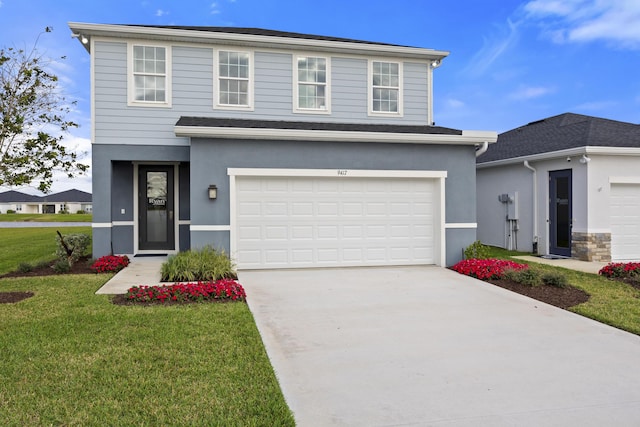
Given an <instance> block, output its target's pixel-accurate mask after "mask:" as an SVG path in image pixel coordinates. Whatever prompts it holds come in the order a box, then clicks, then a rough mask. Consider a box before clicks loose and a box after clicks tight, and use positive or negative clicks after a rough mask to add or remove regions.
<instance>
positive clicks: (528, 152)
mask: <svg viewBox="0 0 640 427" xmlns="http://www.w3.org/2000/svg"><path fill="white" fill-rule="evenodd" d="M578 147H634V148H638V147H640V125H637V124H633V123H626V122H619V121H616V120H609V119H603V118H599V117H592V116H585V115H581V114H573V113H564V114H560V115H558V116H553V117H549V118H546V119H542V120H537V121H535V122H531V123H528V124H527V125H525V126H521V127H519V128H516V129H513V130H510V131H507V132H504V133H501V134H500V135H498V142H496V143H495V144H492V145H491V146H489V149H488V150H487V152H486V153H485V154H483V155H481V156H480V157H478V160H477V161H478V163H486V162H491V161H496V160H506V159H512V158H518V157H525V156H532V155H537V154H543V153H551V152H555V151H561V150H567V149H571V148H578Z"/></svg>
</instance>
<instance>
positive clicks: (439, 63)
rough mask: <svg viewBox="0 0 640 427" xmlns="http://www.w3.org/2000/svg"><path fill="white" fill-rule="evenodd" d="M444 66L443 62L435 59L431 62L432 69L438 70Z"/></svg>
mask: <svg viewBox="0 0 640 427" xmlns="http://www.w3.org/2000/svg"><path fill="white" fill-rule="evenodd" d="M441 64H442V61H441V60H439V59H434V60H433V61H431V68H438V67H439V66H440V65H441Z"/></svg>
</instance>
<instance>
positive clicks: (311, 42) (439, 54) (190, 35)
mask: <svg viewBox="0 0 640 427" xmlns="http://www.w3.org/2000/svg"><path fill="white" fill-rule="evenodd" d="M68 25H69V28H70V29H71V31H73V32H74V33H82V34H83V35H85V36H87V37H90V36H94V35H95V36H105V37H118V38H130V37H142V38H146V39H158V40H171V41H187V42H200V43H216V44H236V45H244V46H259V47H265V48H266V47H268V48H283V49H287V50H289V49H298V50H300V49H309V48H313V49H315V50H323V51H330V52H347V53H350V54H354V53H359V54H367V55H371V54H374V53H375V54H382V55H384V54H390V55H394V56H402V57H405V58H419V59H423V60H424V59H427V60H431V59H440V60H442V59H443V58H445V57H446V56H448V55H449V52H447V51H443V50H435V49H428V48H421V47H405V46H390V45H389V46H388V45H383V44H374V43H354V42H348V41H333V40H315V39H303V38H296V37H276V36H264V35H255V34H234V33H217V32H208V31H193V30H184V29H173V28H153V27H137V26H132V25H126V26H125V25H110V24H91V23H82V22H69V23H68Z"/></svg>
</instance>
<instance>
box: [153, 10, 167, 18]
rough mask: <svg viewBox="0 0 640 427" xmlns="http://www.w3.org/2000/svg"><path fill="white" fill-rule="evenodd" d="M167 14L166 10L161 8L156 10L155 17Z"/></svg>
mask: <svg viewBox="0 0 640 427" xmlns="http://www.w3.org/2000/svg"><path fill="white" fill-rule="evenodd" d="M168 14H169V12H168V11H166V10H162V9H158V10H156V16H157V17H161V16H165V15H168Z"/></svg>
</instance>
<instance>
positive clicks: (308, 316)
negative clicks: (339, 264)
mask: <svg viewBox="0 0 640 427" xmlns="http://www.w3.org/2000/svg"><path fill="white" fill-rule="evenodd" d="M239 279H240V281H241V283H242V284H243V286H244V287H245V289H246V291H247V294H248V302H249V307H250V309H251V311H252V312H253V315H254V317H255V320H256V323H257V325H258V329H259V330H260V334H261V336H262V339H263V341H264V343H265V346H266V349H267V353H268V355H269V358H270V359H271V362H272V364H273V366H274V369H275V371H276V375H277V377H278V380H279V382H280V385H281V387H282V390H283V393H284V395H285V398H286V400H287V403H288V404H289V406H290V408H291V409H292V411H293V413H294V416H295V419H296V422H297V425H299V426H331V425H335V426H342V425H344V426H398V425H402V426H428V425H436V426H440V425H447V426H448V425H455V426H483V425H486V426H502V425H504V426H507V425H508V426H512V425H517V426H544V425H558V426H568V425H580V426H602V425H617V426H625V425H629V426H631V425H638V422H639V420H640V386H639V385H640V363H639V361H640V337H638V336H636V335H633V334H629V333H626V332H623V331H620V330H618V329H615V328H612V327H609V326H606V325H603V324H601V323H598V322H595V321H593V320H590V319H587V318H584V317H582V316H579V315H576V314H573V313H571V312H568V311H565V310H561V309H558V308H555V307H552V306H549V305H547V304H544V303H541V302H538V301H535V300H532V299H530V298H527V297H524V296H521V295H519V294H516V293H512V292H510V291H507V290H504V289H502V288H499V287H495V286H493V285H490V284H486V283H484V282H481V281H478V280H475V279H472V278H469V277H466V276H462V275H459V274H457V273H455V272H452V271H450V270H447V269H444V268H440V267H432V266H425V267H389V268H387V267H379V268H377V267H376V268H335V269H300V270H270V271H266V270H261V271H248V270H247V271H240V272H239Z"/></svg>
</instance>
